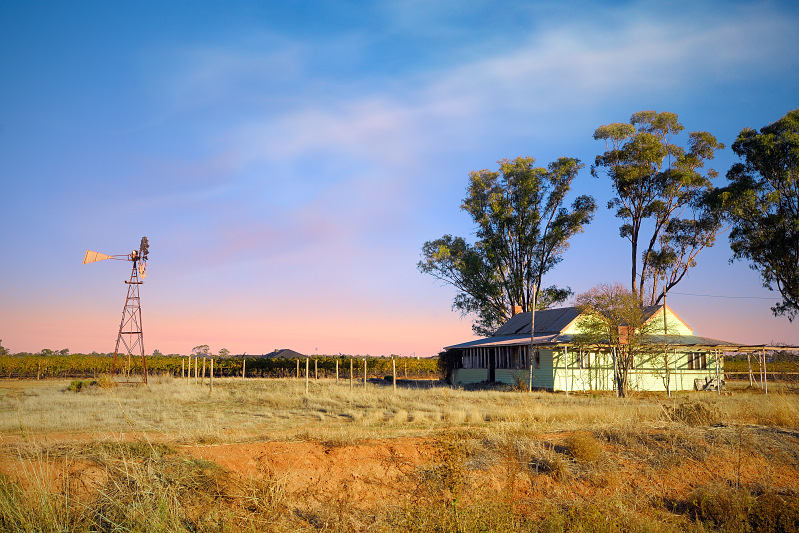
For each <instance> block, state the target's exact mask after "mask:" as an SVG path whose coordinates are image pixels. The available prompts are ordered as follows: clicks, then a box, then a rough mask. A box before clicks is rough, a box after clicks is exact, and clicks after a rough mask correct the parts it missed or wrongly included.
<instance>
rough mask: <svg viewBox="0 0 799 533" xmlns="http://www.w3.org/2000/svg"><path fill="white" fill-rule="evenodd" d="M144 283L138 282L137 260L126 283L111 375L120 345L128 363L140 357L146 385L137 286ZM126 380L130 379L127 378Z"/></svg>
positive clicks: (115, 366)
mask: <svg viewBox="0 0 799 533" xmlns="http://www.w3.org/2000/svg"><path fill="white" fill-rule="evenodd" d="M142 283H144V282H143V281H140V280H139V268H138V260H136V259H134V260H133V269H132V270H131V273H130V281H126V282H125V284H127V286H128V295H127V298H125V307H123V308H122V321H121V322H120V323H119V335H118V336H117V345H116V347H115V348H114V362H113V366H112V367H111V368H112V370H111V373H112V374H116V368H117V355H118V354H119V346H120V344H121V345H122V346H124V348H125V353H127V354H128V361H130V359H131V358H132V357H133V356H137V357H139V356H140V357H141V363H142V376H143V378H144V383H145V384H146V383H147V359H146V358H145V356H144V334H143V332H142V320H141V302H140V299H139V285H141V284H142ZM128 379H130V378H129V377H128Z"/></svg>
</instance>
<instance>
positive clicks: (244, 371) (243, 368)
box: [241, 359, 247, 381]
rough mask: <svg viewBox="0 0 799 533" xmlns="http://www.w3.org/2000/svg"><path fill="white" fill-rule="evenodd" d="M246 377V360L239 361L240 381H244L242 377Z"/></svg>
mask: <svg viewBox="0 0 799 533" xmlns="http://www.w3.org/2000/svg"><path fill="white" fill-rule="evenodd" d="M246 375H247V360H246V359H242V360H241V380H242V381H244V377H245V376H246Z"/></svg>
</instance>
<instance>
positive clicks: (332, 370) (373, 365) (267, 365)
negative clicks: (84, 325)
mask: <svg viewBox="0 0 799 533" xmlns="http://www.w3.org/2000/svg"><path fill="white" fill-rule="evenodd" d="M209 359H210V358H209ZM365 359H366V361H367V374H368V376H367V377H369V376H371V377H383V376H385V375H390V374H391V371H392V366H391V358H389V357H366V358H365ZM188 360H189V358H188V356H180V355H150V356H147V371H148V373H149V374H170V375H172V376H176V377H179V376H180V375H181V365H182V364H188ZM245 360H246V362H247V364H246V372H247V377H269V378H284V377H296V375H297V360H296V359H278V358H267V357H245V358H242V357H228V358H219V357H215V358H214V376H216V377H232V376H241V370H242V363H243V361H245ZM314 360H316V368H317V370H318V375H319V377H320V378H323V377H335V375H336V361H338V364H339V375H340V377H341V378H345V377H346V378H349V372H350V360H352V361H353V374H354V376H355V377H360V378H361V379H363V360H364V357H353V356H346V355H344V356H339V357H331V356H319V357H311V358H310V365H309V367H310V376H311V378H313V377H314ZM395 360H396V362H397V378H398V379H401V378H404V377H405V376H406V371H407V377H408V378H430V377H437V376H438V360H437V359H436V358H430V359H416V358H415V357H395ZM130 362H131V368H130V371H131V372H133V373H141V370H142V368H141V366H142V363H141V358H140V357H139V358H137V357H133V358H131V361H130ZM112 364H113V357H112V355H105V354H89V355H84V354H72V355H42V354H16V355H2V356H0V377H3V378H34V379H36V378H39V379H44V378H81V377H86V378H88V377H97V376H99V375H102V374H108V373H110V372H111V370H112V368H111V367H112ZM127 365H128V356H127V355H118V356H117V372H120V371H121V370H122V369H123V368H126V367H127ZM209 366H210V365H209V361H206V375H207V374H208V372H209ZM184 368H185V367H184ZM200 369H202V357H201V358H200ZM300 375H301V376H304V375H305V360H304V359H302V360H300Z"/></svg>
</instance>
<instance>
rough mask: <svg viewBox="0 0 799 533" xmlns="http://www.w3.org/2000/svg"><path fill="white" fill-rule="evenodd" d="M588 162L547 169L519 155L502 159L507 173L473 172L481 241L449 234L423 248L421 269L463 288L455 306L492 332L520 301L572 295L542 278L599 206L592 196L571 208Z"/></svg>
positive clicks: (526, 305)
mask: <svg viewBox="0 0 799 533" xmlns="http://www.w3.org/2000/svg"><path fill="white" fill-rule="evenodd" d="M583 167H584V165H583V164H582V163H580V161H579V160H577V159H573V158H568V157H562V158H560V159H558V160H557V161H555V162H553V163H550V164H549V165H548V166H547V167H546V168H543V167H536V166H535V159H534V158H532V157H517V158H516V159H513V160H507V159H503V160H502V161H499V171H490V170H487V169H484V170H479V171H473V172H470V173H469V187H468V189H467V195H466V198H465V199H464V200H463V203H462V204H461V209H463V210H464V211H466V212H467V213H469V215H470V216H471V217H472V220H474V223H475V224H476V226H477V230H476V232H475V233H476V242H475V244H473V245H472V244H469V243H468V242H466V240H465V239H463V238H462V237H453V236H452V235H444V236H443V237H441V238H439V239H436V240H434V241H428V242H426V243H424V245H423V246H422V260H421V261H419V263H418V264H417V267H418V268H419V270H420V271H421V272H422V273H424V274H429V275H431V276H433V277H434V278H436V279H438V280H441V281H443V282H445V283H447V284H449V285H452V286H453V287H455V288H456V289H457V290H458V293H457V295H456V296H455V300H454V302H453V308H454V309H457V310H459V311H460V312H461V314H462V315H464V316H465V315H475V316H476V320H475V322H474V324H473V325H472V330H473V331H474V332H475V333H476V334H478V335H490V334H491V333H492V332H493V331H494V330H496V328H497V327H499V326H500V325H502V324H503V323H504V322H505V321H506V320H507V319H508V318H510V316H511V314H512V309H513V307H514V306H521V308H522V310H523V311H530V310H532V309H533V308H538V309H543V308H546V307H548V306H550V305H553V304H555V303H558V302H562V301H564V300H565V299H566V298H567V297H568V296H569V295H570V294H571V290H570V289H568V288H565V289H563V288H558V287H555V286H550V287H547V288H545V289H543V290H542V289H541V283H542V280H543V278H544V276H545V275H546V273H547V272H549V271H550V270H552V269H553V268H554V267H555V266H556V265H557V264H558V263H559V262H560V261H561V260H562V258H563V257H562V256H563V254H564V252H565V251H566V250H567V249H568V248H569V239H570V238H571V237H572V236H574V235H575V234H577V233H580V232H582V231H583V227H584V226H585V225H586V224H589V223H590V222H591V220H592V218H593V216H594V212H595V211H596V202H595V201H594V199H593V198H592V197H591V196H587V195H582V196H578V197H577V198H576V199H575V200H574V202H572V204H571V206H570V207H569V208H567V207H565V206H564V203H565V201H566V196H567V195H568V193H569V192H570V190H571V186H572V182H573V181H574V178H575V177H576V176H577V174H578V173H579V171H580V169H582V168H583Z"/></svg>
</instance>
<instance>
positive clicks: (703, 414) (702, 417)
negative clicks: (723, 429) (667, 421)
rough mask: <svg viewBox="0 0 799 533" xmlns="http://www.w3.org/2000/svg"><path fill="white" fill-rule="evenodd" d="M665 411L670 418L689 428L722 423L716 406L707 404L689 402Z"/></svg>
mask: <svg viewBox="0 0 799 533" xmlns="http://www.w3.org/2000/svg"><path fill="white" fill-rule="evenodd" d="M665 409H666V413H667V414H668V416H669V418H671V419H672V420H679V421H681V422H684V423H685V424H688V425H689V426H715V425H718V424H720V423H721V413H719V410H718V409H717V408H716V406H714V405H712V404H709V403H707V402H691V401H687V402H682V403H680V404H678V405H675V406H673V407H666V408H665Z"/></svg>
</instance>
